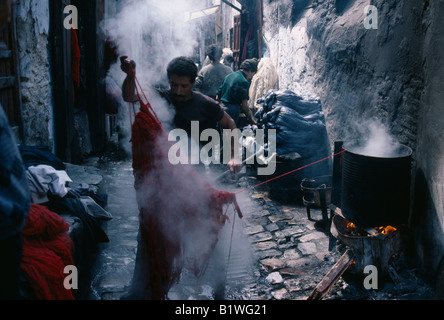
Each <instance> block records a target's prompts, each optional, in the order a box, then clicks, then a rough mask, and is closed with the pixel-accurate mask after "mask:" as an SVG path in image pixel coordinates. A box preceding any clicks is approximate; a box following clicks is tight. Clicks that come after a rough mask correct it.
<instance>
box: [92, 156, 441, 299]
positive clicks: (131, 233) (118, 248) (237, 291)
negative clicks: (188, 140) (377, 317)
mask: <svg viewBox="0 0 444 320" xmlns="http://www.w3.org/2000/svg"><path fill="white" fill-rule="evenodd" d="M87 165H90V166H94V167H96V168H100V171H99V172H100V174H101V175H102V176H103V182H102V183H101V190H102V191H103V192H106V193H107V194H108V207H107V210H108V211H109V212H110V213H111V214H112V215H113V219H112V220H110V221H108V222H107V223H106V226H105V230H106V231H107V234H108V236H109V238H110V242H109V243H105V244H101V250H100V252H99V253H98V255H97V258H96V262H95V267H94V270H93V272H92V279H91V285H90V290H89V294H88V296H87V297H86V299H90V300H117V299H120V297H121V296H122V295H124V294H125V293H126V292H127V290H128V288H129V285H130V282H131V278H132V274H133V270H134V266H135V257H136V250H137V239H136V238H137V232H138V209H137V203H136V198H135V191H134V187H133V181H134V180H133V175H132V167H131V161H120V162H119V161H116V162H113V161H109V162H107V163H105V164H103V161H98V159H97V158H92V159H90V160H89V161H88V163H87ZM249 173H251V172H246V173H244V174H243V175H240V176H239V177H238V179H237V180H230V179H228V181H225V182H224V183H222V184H220V185H215V187H216V188H218V189H220V190H226V191H231V192H240V193H239V194H238V202H239V205H240V208H241V210H242V212H243V215H244V218H243V219H242V220H240V219H239V218H238V217H235V218H234V213H233V212H231V213H230V212H229V213H228V215H229V216H230V217H231V219H230V222H227V224H226V225H225V227H224V228H223V229H222V231H221V234H220V240H219V243H218V246H217V247H216V250H215V252H216V254H215V256H217V257H218V258H219V259H217V257H213V259H212V260H211V261H210V263H209V265H208V267H207V270H206V272H205V274H204V275H203V276H202V277H200V278H196V277H195V276H194V275H193V274H191V273H190V272H189V271H187V270H184V271H183V274H182V277H181V280H180V282H179V283H178V284H177V285H175V286H174V287H173V288H172V289H171V290H170V293H169V295H168V298H169V299H171V300H212V299H214V295H215V286H214V285H213V278H214V277H213V275H214V274H215V272H216V271H215V270H216V268H218V267H219V268H218V269H220V265H221V263H220V261H222V265H223V266H224V269H225V270H224V272H225V279H226V282H225V285H226V286H225V296H224V298H225V299H227V300H290V299H295V300H304V299H307V298H308V296H309V295H310V294H311V292H312V291H313V289H314V288H315V287H316V285H317V284H318V283H319V282H320V281H321V280H322V278H323V277H324V276H325V275H326V274H327V273H328V271H329V270H330V269H331V268H332V267H333V266H334V264H335V263H336V262H337V261H338V260H339V258H340V257H341V255H342V253H343V252H344V251H345V248H343V247H341V245H336V246H334V247H333V248H332V250H331V251H329V234H328V233H327V232H326V231H325V228H324V225H323V224H322V214H321V212H320V211H319V210H312V213H311V217H312V220H309V219H308V218H307V213H306V209H305V207H303V206H300V205H292V204H283V203H280V202H277V201H274V200H272V199H270V197H269V193H268V190H267V185H263V186H261V187H258V188H254V189H248V188H249V187H251V186H254V185H256V184H258V183H260V182H261V181H259V180H257V179H256V177H255V176H254V175H252V174H249ZM230 249H231V250H230ZM401 270H402V272H399V274H398V275H397V276H398V278H397V281H396V282H393V281H389V282H388V283H387V284H385V285H384V286H382V285H380V288H379V290H365V289H364V287H363V282H362V278H360V277H358V278H356V277H354V276H352V277H351V278H350V277H346V275H344V277H343V278H341V279H340V280H339V281H338V282H337V283H336V285H335V286H334V287H333V288H332V290H331V291H330V292H329V294H328V295H327V296H326V297H325V298H324V299H332V300H334V299H346V300H353V299H376V300H380V299H381V300H382V299H433V296H432V294H431V292H432V290H431V288H430V287H429V286H428V285H427V284H426V283H425V282H424V281H423V280H422V278H421V277H420V276H418V275H417V274H416V270H415V269H413V268H410V267H407V266H405V265H402V266H401Z"/></svg>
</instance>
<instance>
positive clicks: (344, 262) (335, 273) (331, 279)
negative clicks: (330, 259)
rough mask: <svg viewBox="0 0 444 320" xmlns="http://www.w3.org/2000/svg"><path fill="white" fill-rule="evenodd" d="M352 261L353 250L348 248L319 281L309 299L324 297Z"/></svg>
mask: <svg viewBox="0 0 444 320" xmlns="http://www.w3.org/2000/svg"><path fill="white" fill-rule="evenodd" d="M352 263H353V251H352V250H351V249H348V250H347V251H345V253H344V254H343V255H342V257H341V259H339V261H338V262H337V263H336V264H335V265H334V266H333V268H331V269H330V271H329V272H328V273H327V275H326V276H325V277H324V278H323V279H322V280H321V282H319V284H318V285H317V286H316V288H315V289H314V290H313V292H312V293H311V294H310V296H309V297H308V299H307V300H321V299H322V298H324V297H325V296H326V295H327V293H328V292H329V291H330V289H331V288H332V287H333V286H334V285H335V283H336V282H337V281H338V280H339V278H340V277H341V276H342V275H343V274H344V272H345V271H346V270H347V268H348V267H349V266H350V265H351V264H352Z"/></svg>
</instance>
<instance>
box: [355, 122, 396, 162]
mask: <svg viewBox="0 0 444 320" xmlns="http://www.w3.org/2000/svg"><path fill="white" fill-rule="evenodd" d="M354 126H355V131H356V132H355V133H354V135H355V136H354V139H353V140H355V141H358V142H359V143H358V145H355V146H354V147H353V150H352V151H353V152H356V153H358V154H362V155H365V156H372V157H380V158H392V157H397V156H399V149H400V146H401V144H400V143H399V142H398V141H397V140H396V139H395V138H394V137H393V136H392V135H391V133H390V130H389V128H388V127H387V125H385V124H384V123H382V122H381V121H379V120H375V119H372V120H367V121H362V122H359V123H355V125H354Z"/></svg>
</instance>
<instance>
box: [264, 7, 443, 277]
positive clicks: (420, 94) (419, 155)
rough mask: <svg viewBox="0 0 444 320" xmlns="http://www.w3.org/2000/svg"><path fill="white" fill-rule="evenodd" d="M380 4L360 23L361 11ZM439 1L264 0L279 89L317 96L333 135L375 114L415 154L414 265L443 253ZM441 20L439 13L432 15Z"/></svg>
mask: <svg viewBox="0 0 444 320" xmlns="http://www.w3.org/2000/svg"><path fill="white" fill-rule="evenodd" d="M368 5H374V6H375V7H376V8H377V10H378V25H377V29H366V28H365V27H364V20H365V18H366V17H367V13H368V12H365V11H364V8H365V7H366V6H368ZM443 6H444V5H443V1H442V0H438V1H427V0H422V1H417V0H407V1H396V0H384V1H383V0H331V1H327V0H325V1H312V0H293V1H292V0H280V1H269V0H264V22H265V25H264V37H265V40H266V42H267V45H268V55H269V56H270V57H271V59H272V60H273V62H274V63H275V65H276V66H277V68H278V72H279V85H280V89H290V90H293V91H295V92H296V93H299V94H301V95H302V96H306V97H319V98H320V99H321V101H322V104H323V107H324V112H325V115H326V121H327V127H328V133H329V136H330V140H331V142H333V141H335V140H347V139H350V138H353V134H354V133H355V131H356V130H355V128H357V127H359V126H361V125H362V124H363V123H364V122H365V120H367V119H377V120H378V121H379V122H382V123H384V124H386V125H387V126H388V128H389V129H390V132H391V134H392V135H393V136H394V137H395V138H396V139H397V140H398V141H400V142H401V143H403V144H406V145H408V146H410V147H411V148H412V149H413V151H414V154H413V159H414V161H413V172H414V173H417V174H416V175H414V176H413V177H414V181H413V182H414V185H415V184H416V187H415V190H414V193H413V197H412V201H414V206H413V210H412V211H413V212H412V219H411V226H412V228H413V230H414V232H415V234H416V236H415V237H414V239H415V240H416V243H415V245H416V252H415V253H416V255H417V256H416V257H417V258H418V259H417V262H418V264H419V265H421V266H422V267H424V269H426V270H427V271H428V272H429V274H431V275H433V273H434V272H435V270H436V267H437V264H438V263H439V261H440V260H441V258H442V256H443V254H444V236H443V230H444V170H443V169H444V137H443V136H444V135H443V132H444V120H443V119H444V118H443V117H442V114H443V111H444V110H443V109H444V105H443V101H444V93H443V92H444V80H443V77H444V69H443V68H444V67H443V65H444V64H443V57H444V44H443V43H444V36H443V32H442V30H443V29H442V16H443V14H444V9H443ZM440 19H441V20H440Z"/></svg>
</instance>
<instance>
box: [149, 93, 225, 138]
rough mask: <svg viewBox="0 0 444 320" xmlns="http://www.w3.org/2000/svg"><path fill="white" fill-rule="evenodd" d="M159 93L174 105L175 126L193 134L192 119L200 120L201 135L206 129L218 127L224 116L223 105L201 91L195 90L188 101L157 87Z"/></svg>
mask: <svg viewBox="0 0 444 320" xmlns="http://www.w3.org/2000/svg"><path fill="white" fill-rule="evenodd" d="M157 91H158V92H159V94H160V95H161V96H162V97H163V98H165V100H167V102H168V103H169V104H171V105H173V106H174V108H175V112H176V114H175V117H174V126H175V127H176V128H179V129H183V130H185V131H186V132H187V134H188V135H189V136H191V121H199V136H200V134H201V133H202V131H204V130H205V129H216V123H217V122H219V121H220V120H222V118H223V117H224V110H223V109H222V107H221V105H220V104H219V103H218V102H217V101H215V100H213V99H211V98H209V97H207V96H205V95H204V94H202V93H200V92H196V91H193V93H192V98H191V99H190V100H188V101H184V102H178V101H175V100H174V99H173V98H172V96H171V93H170V91H169V90H165V89H157Z"/></svg>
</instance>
